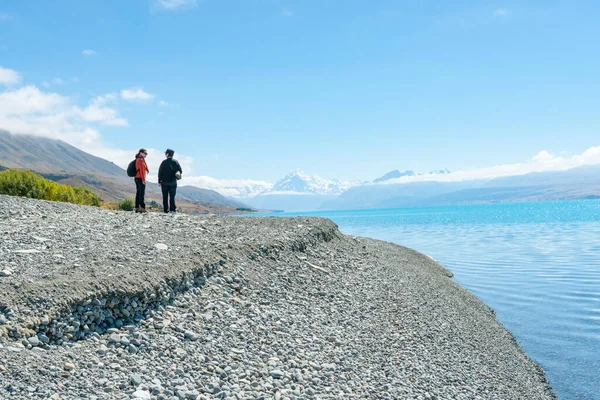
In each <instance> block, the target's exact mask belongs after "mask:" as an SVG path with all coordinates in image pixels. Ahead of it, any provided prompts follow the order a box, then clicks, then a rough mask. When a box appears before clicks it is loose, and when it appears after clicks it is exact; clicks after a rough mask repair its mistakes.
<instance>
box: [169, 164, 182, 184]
mask: <svg viewBox="0 0 600 400" xmlns="http://www.w3.org/2000/svg"><path fill="white" fill-rule="evenodd" d="M169 167H170V168H171V172H173V161H171V162H170V163H169ZM173 176H174V177H175V180H180V179H181V172H179V171H174V172H173Z"/></svg>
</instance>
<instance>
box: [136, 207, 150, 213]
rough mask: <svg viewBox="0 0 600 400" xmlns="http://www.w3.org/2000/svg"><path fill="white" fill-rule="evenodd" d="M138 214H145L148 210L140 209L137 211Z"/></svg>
mask: <svg viewBox="0 0 600 400" xmlns="http://www.w3.org/2000/svg"><path fill="white" fill-rule="evenodd" d="M138 212H139V213H147V212H148V210H146V209H145V208H142V207H140V209H139V210H138Z"/></svg>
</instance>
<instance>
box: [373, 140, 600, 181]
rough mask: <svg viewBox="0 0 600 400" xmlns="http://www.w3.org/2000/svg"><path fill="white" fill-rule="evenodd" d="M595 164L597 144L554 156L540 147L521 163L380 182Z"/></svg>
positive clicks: (488, 175) (599, 150) (484, 175)
mask: <svg viewBox="0 0 600 400" xmlns="http://www.w3.org/2000/svg"><path fill="white" fill-rule="evenodd" d="M595 164H600V146H595V147H590V148H588V149H587V150H585V151H584V152H583V153H581V154H575V155H572V156H567V155H564V154H563V155H560V156H556V155H554V154H552V153H549V152H547V151H545V150H542V151H540V152H539V153H537V154H536V155H535V156H533V157H532V158H531V159H529V160H527V161H525V162H522V163H515V164H501V165H495V166H492V167H484V168H473V169H465V170H461V171H455V172H451V173H449V174H444V175H439V174H424V175H416V176H404V177H402V178H398V179H392V180H389V181H385V182H382V183H380V184H390V183H391V184H395V183H409V182H422V181H436V182H458V181H469V180H475V179H494V178H500V177H505V176H517V175H525V174H529V173H532V172H545V171H565V170H567V169H571V168H576V167H581V166H584V165H595Z"/></svg>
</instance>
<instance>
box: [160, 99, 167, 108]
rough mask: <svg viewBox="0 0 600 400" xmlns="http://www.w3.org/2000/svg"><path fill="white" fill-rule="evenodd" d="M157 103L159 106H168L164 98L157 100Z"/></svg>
mask: <svg viewBox="0 0 600 400" xmlns="http://www.w3.org/2000/svg"><path fill="white" fill-rule="evenodd" d="M158 105H159V106H161V107H168V106H169V103H167V102H166V101H164V100H161V101H159V102H158Z"/></svg>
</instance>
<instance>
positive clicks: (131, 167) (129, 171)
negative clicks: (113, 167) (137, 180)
mask: <svg viewBox="0 0 600 400" xmlns="http://www.w3.org/2000/svg"><path fill="white" fill-rule="evenodd" d="M135 161H136V160H133V161H132V162H130V163H129V165H128V166H127V176H130V177H132V178H133V177H135V176H136V175H137V169H136V168H135Z"/></svg>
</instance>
